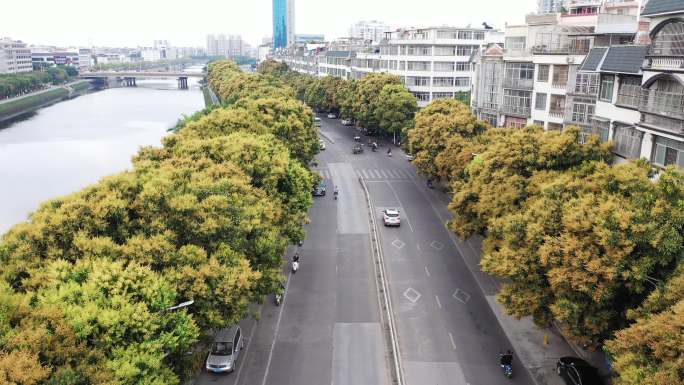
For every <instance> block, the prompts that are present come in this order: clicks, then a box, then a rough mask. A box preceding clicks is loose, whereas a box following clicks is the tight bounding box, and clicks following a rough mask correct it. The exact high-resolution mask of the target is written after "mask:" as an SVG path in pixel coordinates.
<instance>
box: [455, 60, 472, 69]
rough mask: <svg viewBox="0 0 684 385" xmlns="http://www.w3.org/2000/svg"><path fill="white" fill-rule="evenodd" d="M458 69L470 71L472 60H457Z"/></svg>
mask: <svg viewBox="0 0 684 385" xmlns="http://www.w3.org/2000/svg"><path fill="white" fill-rule="evenodd" d="M456 71H470V62H467V61H459V62H456Z"/></svg>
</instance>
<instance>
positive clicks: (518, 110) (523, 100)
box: [504, 89, 532, 115]
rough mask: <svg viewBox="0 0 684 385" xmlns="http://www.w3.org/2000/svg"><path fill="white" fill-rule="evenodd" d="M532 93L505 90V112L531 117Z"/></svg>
mask: <svg viewBox="0 0 684 385" xmlns="http://www.w3.org/2000/svg"><path fill="white" fill-rule="evenodd" d="M531 97H532V92H530V91H521V90H509V89H504V110H505V111H506V112H509V113H512V114H518V115H529V113H530V99H531Z"/></svg>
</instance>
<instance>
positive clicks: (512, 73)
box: [505, 62, 534, 80]
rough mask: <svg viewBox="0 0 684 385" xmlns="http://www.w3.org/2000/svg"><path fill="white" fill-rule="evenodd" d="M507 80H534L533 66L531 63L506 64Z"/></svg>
mask: <svg viewBox="0 0 684 385" xmlns="http://www.w3.org/2000/svg"><path fill="white" fill-rule="evenodd" d="M505 77H506V78H507V79H528V80H532V79H534V64H533V63H515V62H507V63H506V75H505Z"/></svg>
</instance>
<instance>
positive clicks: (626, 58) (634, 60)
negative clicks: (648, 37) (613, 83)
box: [580, 45, 648, 74]
mask: <svg viewBox="0 0 684 385" xmlns="http://www.w3.org/2000/svg"><path fill="white" fill-rule="evenodd" d="M647 52H648V46H647V45H616V46H612V47H609V48H592V50H591V51H590V52H589V54H588V55H587V57H586V59H584V62H583V63H582V65H581V66H580V71H590V72H610V73H620V74H639V73H640V72H641V67H642V65H643V63H644V58H645V57H646V53H647Z"/></svg>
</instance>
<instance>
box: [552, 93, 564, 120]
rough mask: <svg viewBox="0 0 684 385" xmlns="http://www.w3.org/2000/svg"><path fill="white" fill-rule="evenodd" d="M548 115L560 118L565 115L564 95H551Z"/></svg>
mask: <svg viewBox="0 0 684 385" xmlns="http://www.w3.org/2000/svg"><path fill="white" fill-rule="evenodd" d="M550 104H551V105H550V108H549V115H550V116H552V117H554V118H562V117H563V115H565V96H564V95H551V103H550Z"/></svg>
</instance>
